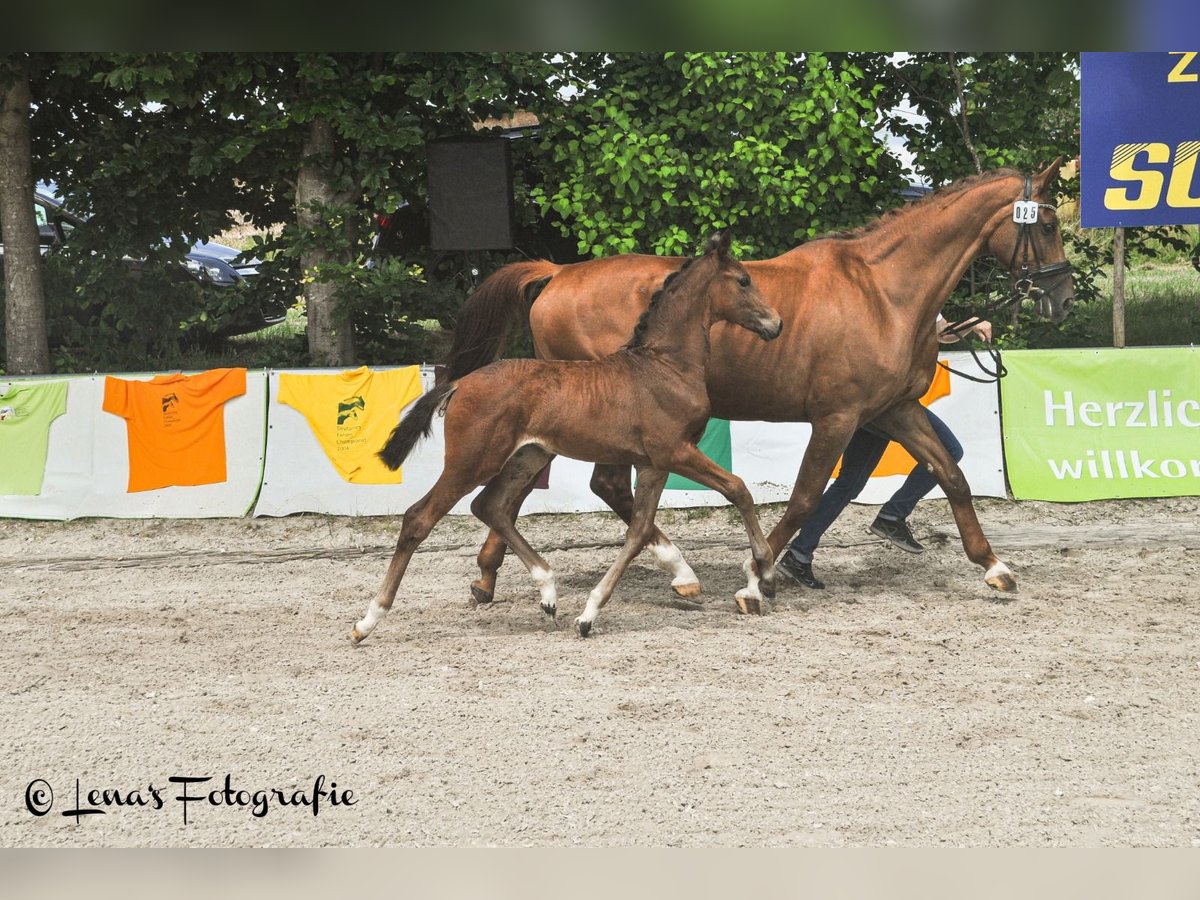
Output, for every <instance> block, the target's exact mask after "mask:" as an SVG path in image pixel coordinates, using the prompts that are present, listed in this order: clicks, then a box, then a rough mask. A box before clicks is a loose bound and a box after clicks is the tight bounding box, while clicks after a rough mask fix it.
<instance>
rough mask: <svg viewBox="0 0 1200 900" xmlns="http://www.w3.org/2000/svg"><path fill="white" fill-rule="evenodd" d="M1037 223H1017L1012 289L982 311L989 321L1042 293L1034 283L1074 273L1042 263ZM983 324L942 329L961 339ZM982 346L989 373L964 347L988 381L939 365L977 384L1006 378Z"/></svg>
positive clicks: (1028, 185) (966, 322)
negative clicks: (988, 359) (990, 366)
mask: <svg viewBox="0 0 1200 900" xmlns="http://www.w3.org/2000/svg"><path fill="white" fill-rule="evenodd" d="M1021 199H1022V200H1023V201H1025V202H1029V201H1030V200H1032V199H1033V176H1032V175H1026V176H1025V184H1024V189H1023V190H1022V192H1021ZM1038 209H1053V210H1055V211H1057V210H1058V204H1056V203H1041V202H1039V203H1038ZM1036 224H1037V223H1036V222H1018V223H1017V242H1016V243H1015V244H1014V245H1013V252H1012V256H1010V257H1009V260H1008V272H1009V275H1010V276H1011V277H1012V279H1013V290H1012V292H1011V293H1010V294H1009V296H1008V297H1006V298H1004V299H1002V300H999V301H996V302H994V303H991V304H989V305H988V308H987V309H986V310H985V311H984V315H986V316H987V317H988V318H989V319H991V318H994V316H995V314H996V313H997V312H999V311H1000V310H1002V309H1005V308H1007V307H1009V306H1011V305H1012V304H1014V303H1020V302H1021V301H1023V300H1026V299H1030V298H1032V296H1033V292H1034V291H1035V290H1036V291H1038V292H1039V293H1041V291H1042V289H1041V288H1039V287H1038V286H1037V282H1039V281H1043V280H1045V279H1048V278H1057V277H1059V276H1061V275H1067V274H1070V273H1072V272H1074V271H1075V267H1074V266H1072V265H1071V263H1070V262H1068V261H1067V260H1065V259H1063V260H1061V261H1060V262H1054V263H1043V262H1042V254H1041V253H1040V252H1039V250H1038V246H1037V241H1035V240H1034V239H1033V229H1034V227H1035V226H1036ZM1030 250H1032V251H1033V261H1034V262H1035V263H1036V265H1034V266H1032V267H1031V266H1030V265H1029V255H1030ZM1018 256H1020V257H1021V264H1020V267H1019V268H1018V266H1017V257H1018ZM982 321H984V318H983V316H982V315H980V316H968V317H967V318H966V319H963V320H962V321H961V322H956V323H955V324H953V325H947V326H946V327H945V328H943V329H942V333H943V334H954V335H957V336H958V337H960V338H962V337H966V336H967V334H968V333H969V332H970V330H971V329H972V328H974V327H975V326H976V325H978V324H979V323H980V322H982ZM985 347H986V349H987V352H988V355H989V356H990V357H991V359H992V363H993V365H994V367H995V368H994V369H993V370H992V371H988V368H987V367H986V366H985V365H984V364H983V362H982V361H981V360H980V359H979V355H978V354H977V353H976V352H975V348H974V347H972V346H971V345H970V344H968V345H967V348H968V349H969V350H970V351H971V356H972V357H974V359H975V364H976V365H977V366H979V368H980V369H981V370H982V371H983V372H984V373H986V374H987V376H988V377H987V378H976V377H975V376H973V375H969V374H967V373H966V372H959V371H958V370H957V369H951V368H950V366H948V365H946V363H944V362H939V363H938V365H940V366H942V367H943V368H945V369H948V370H949V371H951V372H953V373H954V374H956V375H960V376H962V377H963V378H969V379H970V380H971V381H978V382H981V383H983V384H991V383H992V382H994V381H998V380H999V379H1001V378H1003V377H1004V376H1005V375H1007V374H1008V370H1007V369H1005V368H1004V364H1003V363H1002V362H1001V361H1000V354H999V353H998V352H997V351H996V350H994V349H993V348H992V345H991V343H990V342H989V343H987V344H985Z"/></svg>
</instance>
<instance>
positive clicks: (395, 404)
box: [279, 366, 422, 484]
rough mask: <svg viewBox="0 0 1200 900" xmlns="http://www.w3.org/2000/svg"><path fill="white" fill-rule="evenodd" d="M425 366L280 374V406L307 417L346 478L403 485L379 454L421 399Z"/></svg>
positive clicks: (363, 482)
mask: <svg viewBox="0 0 1200 900" xmlns="http://www.w3.org/2000/svg"><path fill="white" fill-rule="evenodd" d="M421 393H422V390H421V370H420V367H419V366H408V367H407V368H404V369H389V370H387V371H383V372H372V371H371V370H370V369H368V368H367V367H366V366H362V367H360V368H357V369H353V370H351V371H347V372H340V373H339V374H337V375H299V374H292V373H290V372H285V373H283V374H281V375H280V376H279V402H280V403H283V404H285V405H287V406H290V407H292V409H294V410H296V411H297V412H298V413H300V414H301V415H302V416H304V418H305V419H307V420H308V424H309V427H310V428H312V430H313V434H314V435H315V436H316V438H317V441H318V442H319V443H320V444H321V448H322V449H323V450H324V451H325V455H326V456H328V457H329V461H330V462H331V463H333V467H334V468H335V469H336V470H337V473H338V474H339V475H340V476H342V478H343V479H345V480H346V481H349V482H350V483H351V484H399V483H400V482H401V481H402V480H403V479H402V478H401V470H400V469H397V470H396V471H395V472H393V471H392V470H391V469H389V468H388V467H387V466H385V465H384V464H383V463H382V462H380V460H379V457H377V456H376V455H375V454H377V453H378V452H379V451H380V450H382V449H383V445H384V444H385V443H387V439H388V435H390V434H391V433H392V429H393V428H395V427H396V423H397V422H398V421H399V420H400V410H402V409H403V408H404V407H406V406H408V404H410V403H412V402H413V401H414V400H416V399H417V398H418V397H420V396H421Z"/></svg>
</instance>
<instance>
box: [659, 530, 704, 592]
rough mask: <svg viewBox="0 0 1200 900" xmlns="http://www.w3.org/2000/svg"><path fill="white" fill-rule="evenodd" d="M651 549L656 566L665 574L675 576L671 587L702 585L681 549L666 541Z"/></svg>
mask: <svg viewBox="0 0 1200 900" xmlns="http://www.w3.org/2000/svg"><path fill="white" fill-rule="evenodd" d="M649 549H650V551H651V552H652V553H653V554H654V564H655V565H657V566H658V567H659V568H660V569H662V570H663V571H664V572H668V573H670V574H671V575H674V576H675V577H674V578H672V579H671V587H679V586H680V585H684V584H699V583H700V579H699V578H697V577H696V573H695V572H693V571H692V567H691V566H689V565H688V564H687V563H686V562H685V561H684V559H683V554H682V553H680V552H679V548H678V547H676V546H675V545H674V544H672V543H671V542H670V541H664V542H663V543H661V544H651V545H650V548H649Z"/></svg>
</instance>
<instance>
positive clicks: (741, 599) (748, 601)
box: [734, 593, 763, 616]
mask: <svg viewBox="0 0 1200 900" xmlns="http://www.w3.org/2000/svg"><path fill="white" fill-rule="evenodd" d="M734 599H735V600H736V601H737V608H738V612H740V613H745V614H746V615H752V616H761V615H762V614H763V610H762V601H760V600H759V599H758V598H757V597H745V596H742V594H740V593H739V594H738V595H737V596H736V597H734Z"/></svg>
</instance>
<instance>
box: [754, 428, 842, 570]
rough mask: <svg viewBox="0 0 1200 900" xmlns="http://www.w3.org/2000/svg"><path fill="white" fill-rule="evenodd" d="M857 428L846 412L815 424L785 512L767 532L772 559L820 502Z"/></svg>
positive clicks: (777, 556) (776, 556)
mask: <svg viewBox="0 0 1200 900" xmlns="http://www.w3.org/2000/svg"><path fill="white" fill-rule="evenodd" d="M857 429H858V421H857V419H856V418H854V417H852V416H846V415H841V416H826V417H824V418H821V419H817V420H815V421H814V422H813V423H812V437H811V438H810V439H809V442H808V447H807V448H806V449H805V451H804V459H803V460H802V461H801V463H800V471H799V472H798V473H797V474H796V484H795V486H793V488H792V495H791V497H789V498H788V504H787V507H786V508H785V509H784V511H783V515H782V516H781V517H780V519H779V521H778V522H776V523H775V527H774V528H772V529H771V533H770V534H769V535H767V543H768V544H770V545H771V554H772V558H773V559H778V558H779V554H780V553H782V552H783V550H784V548H785V547H786V546H787V543H788V541H790V540H791V539H792V537H793V536H795V534H796V532H797V531H799V530H800V529H801V528H803V527H804V525H805V523H806V522H807V521H808V518H809V516H811V515H812V513H813V510H815V509H816V508H817V504H818V503H820V502H821V494H822V493H824V491H825V487H826V485H828V484H829V478H830V476H831V475H832V474H833V467H834V466H835V465H837V461H838V457H840V456H841V455H842V453H843V452H845V450H846V446H847V445H848V444H849V443H850V438H852V437H853V436H854V432H855V431H856V430H857Z"/></svg>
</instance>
